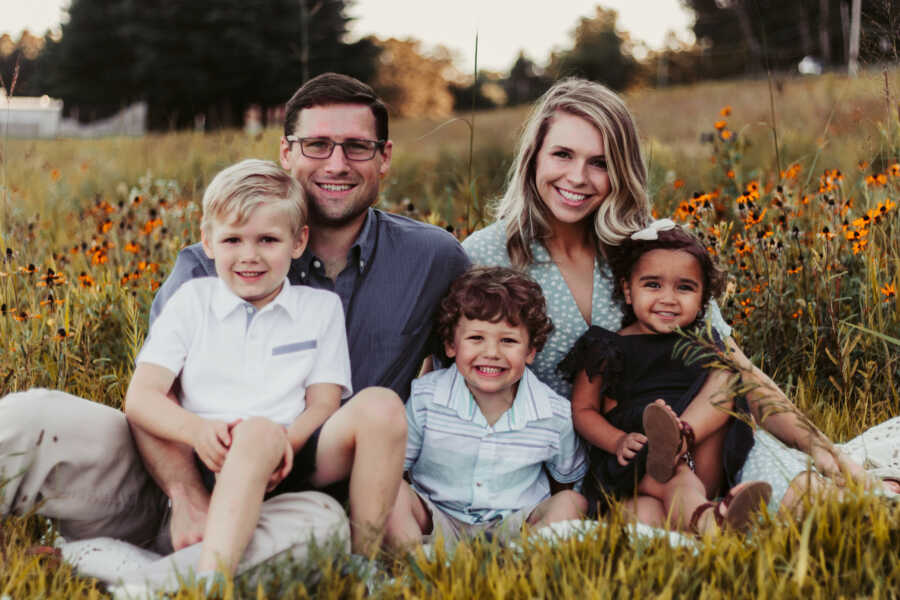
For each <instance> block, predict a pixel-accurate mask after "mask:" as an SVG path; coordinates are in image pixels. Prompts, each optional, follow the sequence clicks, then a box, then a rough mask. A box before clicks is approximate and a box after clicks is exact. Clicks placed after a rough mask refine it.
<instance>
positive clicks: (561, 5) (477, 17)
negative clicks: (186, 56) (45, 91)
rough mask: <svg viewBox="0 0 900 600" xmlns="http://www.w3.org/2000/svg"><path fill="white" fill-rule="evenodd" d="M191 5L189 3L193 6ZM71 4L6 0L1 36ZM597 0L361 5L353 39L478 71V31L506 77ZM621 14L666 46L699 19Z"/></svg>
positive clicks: (661, 1) (644, 36)
mask: <svg viewBox="0 0 900 600" xmlns="http://www.w3.org/2000/svg"><path fill="white" fill-rule="evenodd" d="M185 1H189V0H185ZM68 4H69V0H0V34H3V33H9V34H10V35H12V36H13V37H14V38H17V37H18V35H19V33H20V32H21V31H22V29H25V28H28V29H29V30H30V31H31V32H32V33H35V34H38V35H40V34H43V33H44V31H46V30H47V29H53V28H56V27H58V26H59V22H60V18H61V15H62V14H63V10H62V7H63V6H68ZM597 4H598V2H595V1H592V0H555V1H552V2H547V1H545V0H541V1H539V0H356V1H355V2H354V3H353V4H352V5H351V6H350V8H349V10H348V11H347V16H349V17H353V18H354V20H353V21H351V23H350V32H351V35H352V37H353V38H359V37H363V36H366V35H370V34H374V35H377V36H378V37H381V38H386V37H398V38H408V37H412V38H416V39H418V40H422V41H423V42H424V45H425V47H424V49H425V50H428V48H429V47H430V45H434V44H443V45H444V46H447V47H448V48H450V49H451V50H453V51H455V52H456V53H458V56H459V61H458V63H457V67H458V68H460V69H461V70H463V71H469V70H471V68H472V63H473V58H474V46H475V33H476V31H477V32H478V64H479V68H482V69H493V70H497V71H506V70H508V69H509V68H510V67H511V66H512V63H513V61H514V60H515V58H516V56H517V55H518V53H519V50H520V49H521V50H524V51H525V54H526V55H527V56H529V57H530V58H531V59H532V60H534V61H535V62H537V63H538V64H543V63H544V62H545V61H546V60H547V58H548V57H549V55H550V51H551V50H552V49H553V48H565V47H568V46H569V44H570V43H571V42H570V37H571V32H572V30H573V29H574V28H575V25H576V23H577V21H578V19H579V18H580V17H584V16H592V15H593V14H594V7H595V6H596V5H597ZM599 4H602V5H603V6H605V7H607V8H613V9H615V10H616V11H618V13H619V21H618V23H619V28H620V29H621V30H623V31H628V32H630V33H631V35H632V37H633V38H636V39H639V40H643V41H644V42H645V43H647V45H648V46H650V47H651V48H660V47H661V46H662V44H663V40H664V39H665V35H666V32H667V31H669V30H673V31H675V32H676V33H677V34H678V36H679V37H680V38H682V39H691V34H690V33H689V32H688V30H689V28H690V25H691V13H690V11H688V10H686V9H684V8H683V7H682V6H681V3H680V2H679V0H605V1H603V2H600V3H599Z"/></svg>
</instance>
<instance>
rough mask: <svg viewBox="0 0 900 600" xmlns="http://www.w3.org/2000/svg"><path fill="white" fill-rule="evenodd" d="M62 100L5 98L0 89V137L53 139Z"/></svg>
mask: <svg viewBox="0 0 900 600" xmlns="http://www.w3.org/2000/svg"><path fill="white" fill-rule="evenodd" d="M62 109H63V102H62V100H54V99H53V98H51V97H50V96H41V97H40V98H28V97H24V96H22V97H19V96H13V97H11V98H7V97H6V90H4V89H3V88H0V135H3V136H6V135H9V136H10V137H24V138H55V137H56V134H57V132H58V131H59V123H60V121H61V120H62Z"/></svg>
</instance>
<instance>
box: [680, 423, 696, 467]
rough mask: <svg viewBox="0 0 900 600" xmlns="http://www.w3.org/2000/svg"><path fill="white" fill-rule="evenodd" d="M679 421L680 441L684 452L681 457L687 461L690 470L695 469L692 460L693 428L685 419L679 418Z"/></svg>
mask: <svg viewBox="0 0 900 600" xmlns="http://www.w3.org/2000/svg"><path fill="white" fill-rule="evenodd" d="M679 423H681V441H682V443H683V444H684V454H682V455H681V458H682V460H684V461H685V462H686V463H687V466H688V468H689V469H690V470H691V471H696V464H695V462H694V443H695V440H696V437H695V436H694V428H693V427H691V424H690V423H688V422H687V421H682V420H680V419H679Z"/></svg>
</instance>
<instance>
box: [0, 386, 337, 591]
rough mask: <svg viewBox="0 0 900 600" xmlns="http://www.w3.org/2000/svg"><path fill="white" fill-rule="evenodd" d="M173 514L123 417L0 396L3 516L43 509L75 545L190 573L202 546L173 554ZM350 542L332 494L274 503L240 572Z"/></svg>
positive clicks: (45, 397)
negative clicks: (97, 541)
mask: <svg viewBox="0 0 900 600" xmlns="http://www.w3.org/2000/svg"><path fill="white" fill-rule="evenodd" d="M4 482H5V483H4ZM167 506H168V499H167V498H166V496H165V495H164V494H163V493H162V491H161V490H160V489H159V487H157V485H156V483H155V482H154V481H153V478H152V477H151V476H150V475H149V473H148V472H147V471H146V469H145V468H144V465H143V462H142V461H141V457H140V455H139V454H138V452H137V449H136V447H135V445H134V441H133V440H132V438H131V432H130V430H129V428H128V424H127V422H126V420H125V415H124V414H123V413H122V412H121V411H118V410H116V409H113V408H110V407H108V406H104V405H102V404H98V403H96V402H91V401H89V400H84V399H82V398H78V397H76V396H72V395H70V394H66V393H63V392H58V391H52V390H45V389H33V390H29V391H27V392H21V393H16V394H10V395H8V396H6V397H4V398H0V514H3V515H22V514H26V513H28V512H29V511H31V510H36V511H37V512H38V513H39V514H41V515H44V516H46V517H50V518H52V519H54V520H55V522H56V524H57V527H58V528H59V531H60V533H61V534H62V535H63V536H64V537H65V538H66V539H68V540H79V539H85V538H97V537H110V538H115V539H118V540H124V541H126V542H130V543H132V544H135V545H137V546H140V547H142V548H148V549H152V550H154V551H155V552H158V553H161V554H166V555H170V556H167V557H166V559H165V560H166V564H167V565H171V566H173V567H175V568H177V569H178V570H179V571H181V572H188V571H190V570H191V569H192V568H193V566H194V564H195V562H196V560H197V557H198V556H199V550H200V548H199V544H197V545H195V546H191V547H189V548H185V549H183V550H181V551H179V552H176V553H174V554H170V553H171V552H172V546H171V541H170V540H169V535H168V522H167V519H166V517H167ZM349 535H350V534H349V521H348V520H347V516H346V515H345V514H344V511H343V509H342V508H341V506H340V504H338V503H337V502H336V501H335V500H333V499H332V498H330V497H329V496H326V495H325V494H321V493H319V492H300V493H290V494H282V495H280V496H276V497H274V498H272V499H270V500H268V501H266V502H265V503H263V506H262V513H261V516H260V520H259V524H258V525H257V528H256V531H255V532H254V534H253V538H252V540H251V541H250V545H249V546H248V547H247V550H246V552H245V553H244V556H243V559H242V561H241V564H240V565H239V567H238V573H241V572H244V571H246V570H248V569H250V568H252V567H254V566H256V565H258V564H260V563H262V562H264V561H266V560H268V559H270V558H272V557H274V556H276V555H280V554H283V553H287V552H290V553H291V554H292V555H293V556H294V557H295V558H296V559H297V560H303V559H304V558H305V557H306V554H307V548H308V545H309V543H310V541H311V540H316V541H318V543H319V544H320V545H325V544H326V543H328V542H329V541H331V540H334V539H337V540H339V541H340V543H341V544H342V545H343V546H344V548H347V547H348V544H349ZM85 574H87V575H90V574H91V573H85Z"/></svg>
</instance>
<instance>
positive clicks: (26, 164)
mask: <svg viewBox="0 0 900 600" xmlns="http://www.w3.org/2000/svg"><path fill="white" fill-rule="evenodd" d="M898 98H900V70H898V69H893V70H888V71H871V72H865V73H863V74H862V75H861V76H860V77H859V78H858V79H855V80H848V79H846V78H843V77H840V76H837V75H826V76H822V77H817V78H803V79H800V78H786V79H780V80H777V81H772V82H771V83H770V82H769V81H766V80H759V81H737V82H719V83H707V84H701V85H697V86H693V87H689V88H672V89H666V90H650V89H647V90H635V91H632V92H630V93H629V94H627V96H626V99H627V101H628V104H629V106H630V107H631V108H632V110H633V111H634V113H635V115H636V118H637V121H638V124H639V126H640V129H641V134H642V140H643V143H644V153H645V156H646V158H647V160H648V162H649V164H650V173H651V190H652V192H653V198H654V201H655V206H656V211H657V214H658V215H659V216H673V218H676V219H677V220H679V221H681V222H683V223H685V224H687V225H688V226H690V227H693V228H694V230H695V231H696V232H697V233H698V234H699V235H701V236H703V239H704V240H705V241H706V243H707V245H708V247H709V248H710V250H711V251H712V252H714V253H716V254H717V255H718V257H719V260H720V261H721V262H722V263H723V264H724V265H725V266H726V267H727V269H728V271H729V275H730V284H729V286H728V291H727V292H726V294H725V296H724V297H723V298H720V304H721V306H722V308H723V312H724V314H725V316H726V318H727V319H728V320H730V321H731V322H732V323H733V324H734V326H735V328H736V334H735V336H736V338H737V339H738V341H739V343H740V344H741V345H742V347H743V348H744V349H745V351H747V353H748V354H750V355H753V356H754V357H755V360H756V362H757V363H758V364H760V365H761V366H763V367H764V369H765V370H766V371H767V372H768V373H770V374H771V375H772V376H773V377H774V378H775V379H776V381H778V383H779V384H781V385H782V386H783V387H784V388H785V389H786V390H787V391H788V392H789V395H790V396H791V398H792V399H793V400H794V401H795V402H796V403H797V404H798V406H799V407H800V408H801V409H802V410H803V411H804V412H806V413H807V414H809V415H810V416H811V418H812V419H813V421H814V422H816V423H817V424H818V425H819V426H820V427H821V428H822V429H823V430H824V431H825V432H826V433H828V434H829V435H831V436H833V437H834V438H836V439H839V440H840V439H847V438H849V437H852V436H853V435H856V434H857V433H859V432H860V431H862V430H863V429H865V428H867V427H869V426H871V425H872V424H875V423H878V422H880V421H882V420H884V419H885V418H887V417H890V416H895V415H900V391H898V378H900V352H898V345H900V297H898V295H897V293H896V287H897V284H898V283H900V241H898V236H900V217H898V216H897V215H898V209H900V206H898V204H900V160H898V159H900V122H898V117H900V114H898V113H900V102H898ZM773 109H774V110H773ZM526 112H527V110H526V109H524V108H513V109H505V110H499V111H495V112H491V113H479V114H477V115H475V116H474V140H475V143H474V146H473V147H472V149H471V159H470V152H469V150H470V149H469V138H470V132H471V129H470V128H471V124H472V119H473V117H472V115H461V116H460V117H459V119H458V120H455V121H452V122H447V123H441V122H433V121H426V120H406V121H399V122H396V123H394V124H392V138H393V139H394V142H395V149H396V150H395V155H394V163H393V165H392V170H391V174H390V176H389V177H388V179H387V181H386V182H385V185H384V188H383V197H382V199H381V205H382V206H383V207H385V208H387V209H390V210H395V211H398V212H404V213H409V214H412V215H413V216H416V217H418V218H422V219H426V220H429V221H431V222H433V223H437V224H440V225H444V226H449V227H452V228H453V230H454V231H455V232H456V233H457V235H459V236H460V237H464V236H465V234H466V233H467V232H468V231H470V230H471V229H473V228H476V227H478V226H480V225H483V224H484V223H486V222H489V220H490V212H489V209H488V206H489V203H490V201H491V200H492V199H493V198H494V197H496V195H497V194H498V193H499V191H500V190H501V189H502V187H503V181H504V176H505V171H506V169H507V167H508V165H509V161H510V160H511V152H512V148H513V145H514V142H515V138H516V136H517V131H518V128H519V126H520V125H521V123H522V121H523V119H524V117H525V114H526ZM0 118H2V107H0ZM279 135H280V132H279V131H278V130H276V129H270V130H266V131H265V132H263V133H262V134H261V135H259V136H255V137H248V136H246V135H245V134H243V133H242V132H238V131H227V132H217V133H213V134H208V135H203V134H196V133H171V134H164V135H160V134H155V135H149V136H146V137H144V138H136V139H130V138H129V139H126V138H119V139H104V140H80V141H74V140H57V141H29V140H13V139H4V140H0V152H2V162H0V391H2V393H7V392H10V391H15V390H22V389H27V388H29V387H33V386H46V387H53V388H59V389H65V390H67V391H69V392H72V393H74V394H78V395H81V396H84V397H87V398H92V399H94V400H97V401H99V402H104V403H107V404H109V405H112V406H116V407H119V406H121V403H122V397H123V395H124V390H125V387H126V386H127V382H128V378H129V376H130V373H131V369H132V359H133V356H134V354H135V351H136V349H137V348H138V347H139V345H140V342H141V340H142V338H143V336H144V335H145V333H146V322H147V311H148V308H149V303H150V300H151V299H152V297H153V293H154V291H155V289H156V287H157V286H158V285H159V283H160V282H161V281H162V279H163V278H164V277H165V274H166V272H167V270H168V269H169V268H170V266H171V264H172V262H173V260H174V257H175V254H176V253H177V251H178V250H179V249H180V248H181V247H182V246H184V245H185V244H187V243H189V242H191V241H194V240H197V239H198V231H197V226H198V222H199V199H200V196H201V193H202V190H203V187H204V186H205V184H206V182H207V181H208V180H209V179H210V177H211V176H212V175H213V174H214V173H215V172H216V171H218V170H219V169H221V168H222V167H224V166H226V165H228V164H231V163H233V162H235V161H237V160H239V159H241V158H245V157H251V156H253V157H262V158H271V159H275V158H276V157H277V154H276V152H277V141H278V137H279ZM776 148H777V152H776ZM467 215H468V218H467ZM0 485H2V480H0ZM808 515H809V516H808V517H807V518H806V519H805V520H803V521H799V522H765V523H763V524H762V525H761V526H760V528H759V529H758V530H756V531H755V532H754V533H753V535H752V536H751V538H750V539H749V541H748V540H745V539H743V538H739V537H737V536H731V535H727V536H723V537H722V538H720V539H717V540H711V539H708V540H703V541H702V542H700V543H699V545H698V546H697V547H696V548H694V549H689V548H680V549H675V550H669V549H668V547H667V546H665V545H664V543H663V542H661V541H640V540H634V539H630V538H629V537H628V536H626V535H625V534H624V532H623V529H622V527H621V520H620V519H619V517H618V515H613V517H611V519H610V521H609V523H608V525H607V526H606V527H604V528H601V529H599V530H598V531H596V532H595V533H593V534H590V535H589V536H588V537H587V538H586V539H584V540H581V541H577V540H573V541H569V542H565V543H562V544H560V545H558V546H555V547H551V546H550V545H548V543H546V542H538V541H535V542H533V543H529V545H526V546H525V547H523V549H519V550H516V549H509V548H497V547H494V546H490V545H485V544H474V545H472V546H467V547H464V548H462V549H461V550H460V551H459V552H457V553H456V555H455V556H454V558H453V560H452V562H449V563H448V562H447V561H446V560H445V559H444V557H441V556H438V557H437V558H436V560H432V561H426V560H425V559H424V557H422V556H418V557H399V558H398V559H397V561H396V563H395V565H394V571H395V575H396V582H395V583H394V584H393V585H390V586H387V587H386V588H384V589H383V592H382V593H383V595H384V596H386V597H450V598H469V597H502V598H533V597H585V596H589V597H590V596H596V597H620V596H621V597H631V596H632V595H639V594H648V595H653V596H665V597H670V596H675V595H682V594H687V595H691V596H704V597H720V596H722V597H732V596H741V597H750V596H763V597H779V598H780V597H836V596H846V597H860V596H863V597H896V596H898V595H900V554H898V552H897V548H900V509H898V507H897V506H894V505H892V504H889V503H885V502H881V501H878V500H877V499H872V498H858V499H852V500H850V501H848V502H843V503H840V502H837V501H835V500H834V499H823V500H820V501H817V502H816V503H815V504H814V505H813V506H811V508H810V512H809V513H808ZM45 531H46V528H45V527H44V525H43V523H42V522H41V521H40V519H37V518H26V519H18V518H17V519H7V520H6V521H5V522H4V523H3V525H2V530H0V598H3V599H4V600H5V598H6V597H7V596H8V597H9V598H16V599H19V598H38V597H54V598H64V597H65V598H68V597H84V598H91V597H103V595H104V593H103V591H102V589H100V588H98V587H97V586H96V585H95V583H94V582H92V581H89V580H85V579H80V578H76V577H73V576H72V574H71V571H70V570H69V569H68V568H67V567H66V566H65V565H60V564H58V562H57V561H55V560H53V559H52V557H50V558H48V557H47V555H45V554H40V553H37V554H36V553H34V552H29V551H28V549H29V548H31V547H32V546H35V545H39V544H43V543H45V542H46V540H44V539H42V536H43V535H44V532H45ZM310 571H316V572H318V576H316V577H308V576H303V574H304V573H308V572H310ZM339 571H340V570H339V568H337V567H335V565H333V564H331V563H330V562H328V561H326V560H323V561H321V562H316V563H315V564H313V565H299V566H295V567H293V568H292V569H285V570H284V571H283V573H282V576H281V577H275V578H274V579H273V580H272V581H271V582H270V584H269V585H268V586H267V587H264V588H260V589H258V590H257V589H250V588H248V587H242V584H241V583H240V582H238V584H237V586H236V587H235V589H234V590H233V592H234V595H235V596H240V597H250V596H252V597H279V596H288V597H298V598H302V597H309V596H317V597H326V598H327V597H335V598H337V597H359V596H362V595H363V594H364V589H365V588H364V586H363V585H362V584H361V583H360V582H358V581H356V580H355V579H353V578H352V577H349V578H348V577H341V576H340V574H339ZM292 574H296V577H294V576H292ZM313 581H315V583H313ZM196 596H197V594H196V591H190V590H187V591H184V592H183V593H182V595H181V597H185V598H187V597H196Z"/></svg>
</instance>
